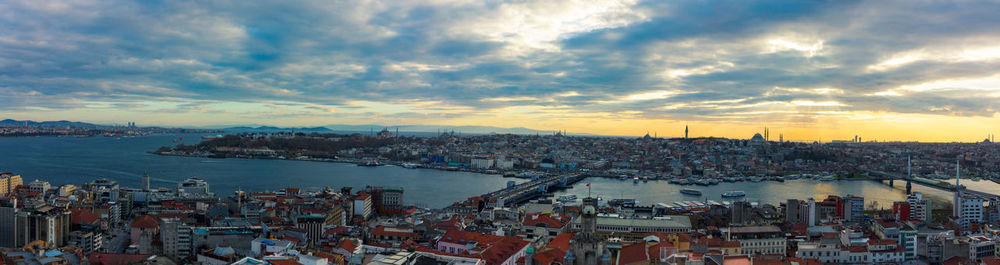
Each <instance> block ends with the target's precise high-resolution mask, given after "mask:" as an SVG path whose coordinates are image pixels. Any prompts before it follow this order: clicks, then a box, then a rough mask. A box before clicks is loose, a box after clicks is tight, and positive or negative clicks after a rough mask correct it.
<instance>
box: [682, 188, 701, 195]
mask: <svg viewBox="0 0 1000 265" xmlns="http://www.w3.org/2000/svg"><path fill="white" fill-rule="evenodd" d="M681 193H682V194H687V195H697V196H701V191H700V190H696V189H681Z"/></svg>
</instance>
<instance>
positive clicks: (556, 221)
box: [521, 214, 569, 228]
mask: <svg viewBox="0 0 1000 265" xmlns="http://www.w3.org/2000/svg"><path fill="white" fill-rule="evenodd" d="M568 223H569V216H565V215H562V214H560V215H559V218H553V217H552V216H551V215H546V214H528V215H526V216H525V217H524V221H523V222H521V224H523V225H526V226H542V225H540V224H544V226H545V227H551V228H560V227H563V226H566V224H568Z"/></svg>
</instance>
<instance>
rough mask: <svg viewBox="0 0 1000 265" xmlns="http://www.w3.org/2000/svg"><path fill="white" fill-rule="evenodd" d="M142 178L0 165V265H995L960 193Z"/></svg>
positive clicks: (980, 207)
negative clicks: (269, 186) (672, 193)
mask: <svg viewBox="0 0 1000 265" xmlns="http://www.w3.org/2000/svg"><path fill="white" fill-rule="evenodd" d="M483 137H484V138H488V137H493V136H483ZM553 139H556V140H558V139H561V138H553ZM701 140H706V139H701ZM622 141H625V140H622ZM628 141H632V140H628ZM556 178H558V177H552V178H549V179H556ZM149 179H150V177H149V176H148V175H144V176H143V181H142V184H141V187H124V186H120V185H119V184H118V183H117V182H115V181H113V180H110V179H103V178H102V179H96V180H94V181H92V182H88V183H80V184H64V185H58V186H56V185H51V184H49V183H48V182H46V181H44V180H34V181H31V182H26V181H25V180H24V177H22V176H20V175H17V174H14V173H3V174H2V175H0V235H2V236H0V252H2V253H0V263H4V264H11V265H14V264H17V265H20V264H71V265H78V264H161V265H162V264H168V265H169V264H211V265H224V264H247V265H251V264H253V265H260V264H275V265H296V264H302V265H330V264H477V265H539V264H542V265H553V264H606V265H618V264H621V265H628V264H685V265H691V264H719V265H722V264H980V263H982V264H993V262H998V261H1000V259H998V258H1000V247H998V246H1000V236H998V235H997V233H998V231H1000V227H998V226H997V225H1000V198H998V197H997V196H983V195H982V194H978V193H973V194H967V193H965V192H964V191H963V190H962V189H958V190H956V191H955V201H954V204H953V205H941V206H939V205H933V203H932V202H931V201H930V200H928V199H926V198H924V197H923V196H922V194H921V193H919V192H915V193H913V194H910V195H909V196H908V197H907V198H906V199H905V200H901V201H898V202H895V203H893V205H892V207H891V209H884V210H883V209H869V208H866V207H865V198H864V197H861V196H857V195H851V194H829V195H828V196H827V197H825V198H788V200H787V201H786V202H784V203H780V204H777V205H772V204H761V203H756V202H749V201H742V200H737V201H733V202H731V203H730V202H726V203H721V204H720V203H716V202H714V201H710V202H709V203H691V204H688V205H684V206H678V205H666V204H662V203H660V204H653V205H637V204H636V203H635V201H629V200H620V199H615V200H608V201H605V200H603V199H600V198H594V197H586V198H581V199H579V200H578V199H576V198H571V199H567V200H563V198H560V200H558V201H553V200H549V199H544V198H543V199H531V200H527V201H523V202H514V201H505V200H507V199H508V198H512V197H510V196H508V195H509V194H510V193H506V191H514V190H518V189H519V188H521V187H523V186H525V185H530V184H531V182H543V181H548V179H539V178H536V179H534V180H532V181H531V182H529V183H524V184H520V185H508V187H506V188H504V189H502V190H500V191H497V192H492V193H489V194H484V195H482V196H474V197H470V198H468V199H467V200H465V201H461V202H455V203H454V204H453V205H451V206H448V207H445V208H442V209H426V208H418V207H414V206H412V205H410V204H408V203H407V201H406V199H405V198H406V197H405V196H404V194H405V192H404V188H401V187H378V186H367V187H365V188H363V189H360V190H353V189H352V188H349V187H345V188H339V189H336V188H332V187H323V188H297V187H284V188H276V189H275V190H272V191H252V192H251V191H243V190H237V191H236V192H234V193H233V194H229V195H225V194H223V195H219V194H215V193H214V192H213V191H212V189H211V184H210V183H209V182H207V181H205V180H203V179H200V178H196V177H192V178H189V179H186V180H184V181H181V182H179V183H177V184H176V186H175V187H152V186H150V185H151V184H150V180H149ZM956 181H958V180H957V179H956ZM511 184H513V183H511ZM588 185H589V184H588ZM665 192H668V191H665ZM505 196H506V197H505Z"/></svg>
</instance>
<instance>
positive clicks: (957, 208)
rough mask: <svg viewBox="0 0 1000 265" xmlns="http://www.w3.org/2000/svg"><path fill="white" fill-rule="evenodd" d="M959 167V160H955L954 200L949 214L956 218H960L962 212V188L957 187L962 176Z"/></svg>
mask: <svg viewBox="0 0 1000 265" xmlns="http://www.w3.org/2000/svg"><path fill="white" fill-rule="evenodd" d="M960 166H961V164H959V160H955V199H954V200H955V201H954V205H952V207H953V208H952V209H951V214H952V215H954V216H956V217H959V218H961V216H960V214H961V213H962V211H961V209H962V188H961V187H962V186H959V185H958V180H959V179H961V176H962V169H961V168H959V167H960Z"/></svg>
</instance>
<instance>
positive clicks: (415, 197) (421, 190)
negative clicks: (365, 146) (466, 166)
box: [0, 134, 524, 208]
mask: <svg viewBox="0 0 1000 265" xmlns="http://www.w3.org/2000/svg"><path fill="white" fill-rule="evenodd" d="M201 136H202V134H178V135H152V136H142V137H134V138H130V137H124V138H116V137H88V138H74V137H22V138H0V150H3V151H2V152H0V172H7V171H9V172H13V173H15V174H20V175H21V176H22V177H23V178H24V180H25V182H29V181H32V180H35V179H42V180H46V181H49V182H51V183H52V184H53V185H60V184H74V185H80V184H83V183H87V182H90V181H93V180H94V179H96V178H100V177H106V178H109V179H112V180H115V181H118V183H119V184H121V185H122V186H127V187H139V184H140V181H141V176H142V174H143V173H144V172H145V173H148V174H149V175H150V178H151V182H152V186H153V187H169V188H176V185H177V182H179V181H182V180H184V179H187V178H189V177H193V176H197V177H199V178H202V179H205V180H207V181H208V182H209V184H210V185H211V189H212V191H213V192H215V193H217V194H219V195H220V196H228V195H229V194H231V192H232V191H234V190H236V189H237V187H240V188H242V189H243V190H247V191H264V190H277V189H279V188H284V187H303V188H305V187H320V186H331V187H334V188H339V187H342V186H349V187H354V188H355V191H357V190H358V189H359V188H362V187H364V186H365V185H381V186H402V187H404V188H405V190H406V194H405V198H404V199H405V201H406V202H407V203H408V204H416V205H418V206H422V207H433V208H439V207H444V206H447V205H449V204H451V203H452V202H455V201H461V200H464V199H466V198H467V197H470V196H475V195H479V194H483V193H487V192H490V191H493V190H497V189H500V188H503V187H505V186H506V183H507V181H510V180H515V181H517V182H521V181H524V180H521V179H514V178H503V177H501V176H499V175H486V174H479V173H469V172H456V171H440V170H431V169H405V168H401V167H396V166H381V167H359V166H356V165H353V164H345V163H329V162H309V161H294V160H267V159H211V158H200V157H177V156H160V155H153V154H149V153H146V152H147V151H149V150H154V149H156V148H157V147H159V146H163V145H170V144H176V143H174V142H173V141H174V140H179V141H178V142H179V143H184V144H188V145H190V144H196V143H198V142H199V141H201V139H200V137H201ZM180 138H183V140H180Z"/></svg>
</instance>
